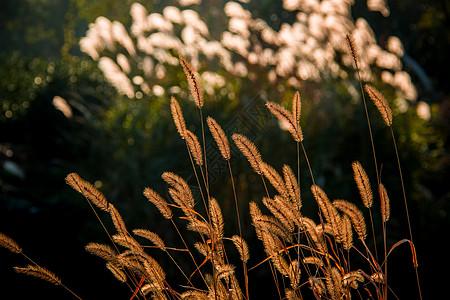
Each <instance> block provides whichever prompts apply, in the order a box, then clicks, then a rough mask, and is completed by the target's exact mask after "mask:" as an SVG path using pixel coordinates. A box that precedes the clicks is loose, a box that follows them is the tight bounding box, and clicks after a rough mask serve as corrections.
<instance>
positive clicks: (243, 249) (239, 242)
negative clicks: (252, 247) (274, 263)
mask: <svg viewBox="0 0 450 300" xmlns="http://www.w3.org/2000/svg"><path fill="white" fill-rule="evenodd" d="M231 240H232V241H233V243H234V245H235V246H236V249H237V250H238V252H239V255H240V257H241V260H242V261H243V262H244V263H245V262H247V261H248V259H249V258H250V252H249V251H248V245H247V242H246V241H245V240H244V239H243V238H241V237H240V236H238V235H233V236H232V237H231Z"/></svg>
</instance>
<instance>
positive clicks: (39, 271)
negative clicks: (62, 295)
mask: <svg viewBox="0 0 450 300" xmlns="http://www.w3.org/2000/svg"><path fill="white" fill-rule="evenodd" d="M14 271H16V272H17V273H22V274H26V275H30V276H33V277H36V278H39V279H42V280H45V281H48V282H50V283H51V284H54V285H61V279H59V277H58V276H56V275H55V274H54V273H53V272H51V271H49V270H47V269H46V268H43V267H40V266H36V265H28V266H26V267H23V268H22V267H14Z"/></svg>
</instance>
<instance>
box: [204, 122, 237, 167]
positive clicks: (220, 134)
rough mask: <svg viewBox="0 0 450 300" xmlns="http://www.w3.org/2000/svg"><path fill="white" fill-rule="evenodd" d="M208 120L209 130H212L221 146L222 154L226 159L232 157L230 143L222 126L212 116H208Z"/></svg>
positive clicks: (218, 144)
mask: <svg viewBox="0 0 450 300" xmlns="http://www.w3.org/2000/svg"><path fill="white" fill-rule="evenodd" d="M206 122H207V123H208V127H209V131H211V134H212V136H213V138H214V140H215V141H216V144H217V146H218V147H219V150H220V154H222V157H223V158H224V159H226V160H229V159H230V157H231V155H230V145H229V143H228V139H227V136H226V135H225V132H224V131H223V129H222V127H220V125H219V124H218V123H217V122H216V120H214V119H213V118H211V117H208V118H207V119H206Z"/></svg>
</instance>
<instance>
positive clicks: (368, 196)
mask: <svg viewBox="0 0 450 300" xmlns="http://www.w3.org/2000/svg"><path fill="white" fill-rule="evenodd" d="M352 169H353V178H354V179H355V182H356V186H357V187H358V190H359V194H360V195H361V199H362V201H363V203H364V206H365V207H367V208H370V207H372V204H373V195H372V188H371V187H370V182H369V176H367V173H366V171H365V170H364V168H363V167H362V165H361V163H360V162H359V161H354V162H353V163H352Z"/></svg>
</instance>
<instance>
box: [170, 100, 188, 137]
mask: <svg viewBox="0 0 450 300" xmlns="http://www.w3.org/2000/svg"><path fill="white" fill-rule="evenodd" d="M170 111H171V112H172V118H173V122H174V123H175V127H176V128H177V130H178V133H179V134H180V136H181V138H182V139H184V138H185V136H186V123H185V122H184V117H183V111H182V110H181V107H180V104H179V103H178V101H177V100H176V99H175V98H174V97H172V98H171V99H170Z"/></svg>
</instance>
